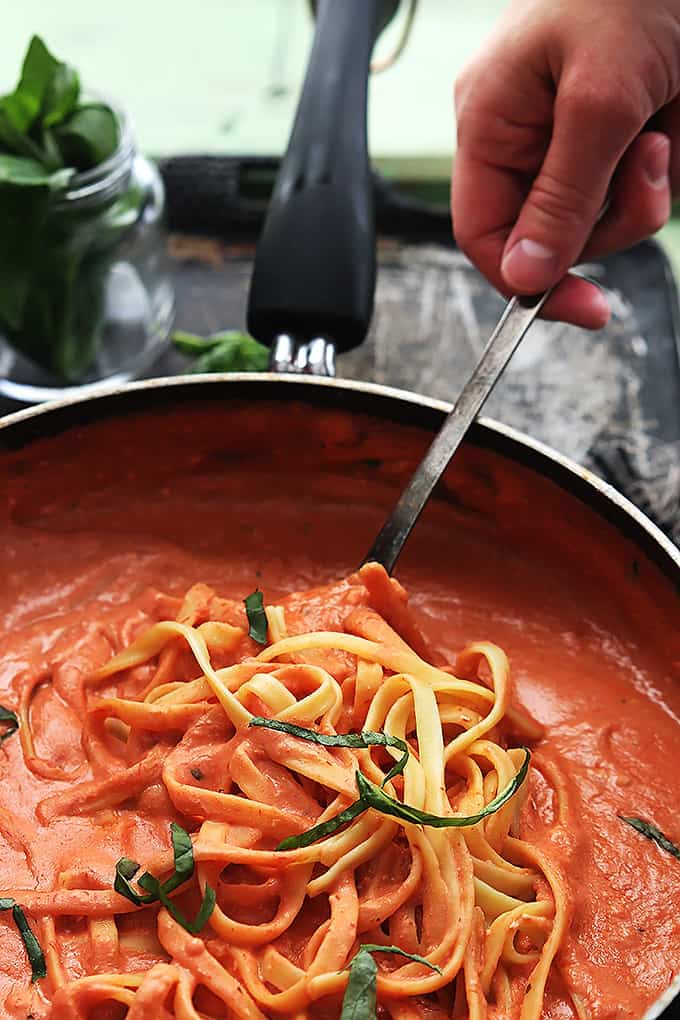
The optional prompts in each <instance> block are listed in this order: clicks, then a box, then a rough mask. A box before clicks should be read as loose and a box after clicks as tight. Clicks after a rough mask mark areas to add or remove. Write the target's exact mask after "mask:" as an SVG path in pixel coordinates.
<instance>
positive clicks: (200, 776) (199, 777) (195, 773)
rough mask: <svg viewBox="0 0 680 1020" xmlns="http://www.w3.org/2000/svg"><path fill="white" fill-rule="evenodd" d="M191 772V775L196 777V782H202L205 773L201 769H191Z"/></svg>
mask: <svg viewBox="0 0 680 1020" xmlns="http://www.w3.org/2000/svg"><path fill="white" fill-rule="evenodd" d="M189 771H190V772H191V775H192V776H193V777H194V779H195V780H196V782H197V783H200V781H201V780H202V779H203V773H202V772H201V770H200V769H189Z"/></svg>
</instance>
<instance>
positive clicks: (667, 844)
mask: <svg viewBox="0 0 680 1020" xmlns="http://www.w3.org/2000/svg"><path fill="white" fill-rule="evenodd" d="M618 817H619V818H620V819H621V821H622V822H625V823H626V825H630V826H631V827H632V828H633V829H635V830H636V831H637V832H639V833H640V834H641V835H642V836H645V838H646V839H651V841H652V842H653V843H656V845H657V846H660V847H661V849H662V850H665V851H666V852H667V853H669V854H671V855H672V856H673V857H676V858H677V859H678V860H679V861H680V847H677V846H676V845H675V843H673V842H672V840H670V839H669V838H668V836H666V835H664V833H663V832H662V831H661V829H658V828H657V827H656V825H654V824H653V823H652V822H646V821H645V820H644V818H626V817H625V816H624V815H619V816H618Z"/></svg>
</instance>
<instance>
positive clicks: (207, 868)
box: [1, 564, 570, 1020]
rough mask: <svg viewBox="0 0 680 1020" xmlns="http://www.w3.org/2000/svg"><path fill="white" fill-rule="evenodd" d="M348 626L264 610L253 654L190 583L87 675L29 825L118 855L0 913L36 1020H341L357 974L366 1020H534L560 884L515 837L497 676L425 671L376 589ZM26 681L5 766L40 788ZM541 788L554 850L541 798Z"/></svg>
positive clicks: (515, 754) (506, 691)
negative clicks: (106, 843) (72, 829)
mask: <svg viewBox="0 0 680 1020" xmlns="http://www.w3.org/2000/svg"><path fill="white" fill-rule="evenodd" d="M369 592H370V593H371V596H372V597H371V598H367V593H369ZM346 602H347V605H346V613H345V616H344V619H343V620H342V629H340V628H338V629H337V630H324V631H312V632H305V631H304V630H302V631H300V622H299V621H296V628H295V632H292V631H291V632H290V633H289V632H288V621H287V616H286V613H285V611H284V610H283V609H282V608H281V607H276V606H267V607H266V608H265V609H264V613H265V614H266V617H265V622H266V629H267V631H268V633H267V638H266V643H265V644H263V645H260V644H258V643H256V642H255V641H254V640H253V639H252V638H251V637H249V636H248V634H247V633H246V628H247V625H248V624H247V622H246V619H245V616H244V614H243V610H242V609H240V608H239V607H235V606H234V604H233V603H230V602H228V601H227V600H223V599H219V598H218V597H216V596H215V595H214V593H213V592H211V591H210V590H209V589H207V588H206V586H204V585H197V586H195V587H194V588H193V589H191V590H190V591H189V592H188V593H187V595H186V597H185V598H184V600H183V601H182V603H181V605H179V606H178V607H177V612H176V614H175V618H174V619H164V620H160V621H159V622H157V623H154V624H152V625H151V626H150V627H148V628H146V629H143V630H142V632H141V633H139V634H134V633H132V634H128V635H124V638H125V639H126V641H125V646H124V647H122V648H120V649H118V650H116V653H115V654H113V655H112V656H111V657H109V658H108V659H107V660H106V661H104V662H102V663H101V665H99V666H98V668H95V669H93V670H90V672H89V673H88V674H87V675H86V676H85V677H84V680H83V691H82V694H83V713H84V716H83V737H82V746H83V749H84V752H85V759H86V760H85V761H84V762H83V763H82V764H81V765H80V766H79V767H78V768H76V769H75V770H73V771H72V774H71V776H70V779H71V781H70V782H69V784H68V785H67V786H66V788H65V789H63V790H61V791H59V792H57V793H53V794H51V795H50V796H48V797H46V798H44V799H42V800H41V801H40V802H39V804H38V807H37V812H38V816H39V818H40V819H41V821H42V822H46V823H49V822H50V821H51V820H54V819H58V818H64V817H65V816H68V817H74V818H75V817H77V818H81V819H89V820H90V823H91V825H92V826H94V827H95V828H97V827H99V828H100V829H101V830H102V831H104V830H105V828H106V825H107V820H110V819H111V817H112V816H114V815H116V817H117V818H118V819H119V820H120V816H124V818H125V824H124V826H123V828H122V829H121V826H120V825H119V826H118V827H117V828H115V830H114V831H116V832H119V833H120V832H121V831H124V832H125V834H126V835H125V840H124V845H123V844H121V846H120V854H119V860H118V866H117V868H116V872H115V875H114V874H113V873H112V872H110V873H109V874H108V876H106V875H103V874H102V873H101V871H97V869H96V868H93V869H92V870H91V871H89V872H88V871H87V869H83V868H82V867H81V868H72V869H70V870H62V871H61V872H60V873H59V874H58V876H57V877H56V880H55V884H54V887H53V888H48V889H41V888H38V889H37V890H36V889H31V888H21V887H17V888H12V889H7V890H3V891H2V893H1V895H2V896H3V897H6V898H8V899H11V900H12V901H13V902H15V903H18V904H21V905H22V908H23V909H25V910H28V911H29V912H30V915H31V916H32V917H33V918H34V919H35V923H34V927H35V931H36V934H37V937H38V942H39V943H40V945H41V946H42V947H43V953H44V960H45V972H46V977H45V978H44V979H42V980H38V981H35V982H34V983H33V984H32V985H31V986H30V987H27V988H26V989H25V994H26V997H27V999H26V1001H27V1002H29V1000H30V1010H31V1014H32V1015H33V1016H34V1017H42V1016H45V1017H50V1018H52V1020H67V1018H68V1020H89V1018H93V1020H94V1018H97V1020H103V1018H105V1017H112V1018H114V1017H119V1016H120V1017H127V1018H128V1020H140V1018H142V1017H147V1016H149V1015H151V1016H153V1017H159V1018H177V1020H199V1018H212V1017H214V1018H217V1017H234V1018H236V1017H238V1018H243V1020H263V1018H267V1017H283V1018H286V1017H289V1018H291V1020H293V1018H295V1020H302V1018H303V1017H312V1016H313V1017H320V1018H322V1017H328V1018H331V1017H339V1016H340V1013H341V1011H342V1009H343V997H344V998H345V1007H346V1008H347V1009H349V1008H350V1007H351V1005H352V1003H349V1005H348V998H347V996H348V995H353V994H354V992H353V991H352V989H350V992H348V991H347V989H348V985H349V984H350V982H351V978H352V970H351V968H352V965H353V963H357V961H358V957H359V955H360V954H362V959H363V957H365V955H366V954H367V953H370V957H371V959H372V960H373V961H374V963H373V964H370V963H369V965H368V970H369V971H370V968H371V967H373V972H374V975H375V980H374V984H375V994H376V995H377V1002H378V1004H379V1007H380V1009H381V1010H382V1012H381V1016H383V1017H391V1018H393V1020H416V1018H419V1017H421V1018H428V1020H435V1018H463V1017H466V1018H469V1020H482V1018H485V1017H487V1016H492V1015H498V1016H508V1017H509V1016H515V1015H516V1016H518V1017H521V1020H539V1018H540V1016H541V1013H542V1004H543V999H544V992H545V988H546V983H547V982H548V980H549V978H550V975H551V969H552V968H553V965H554V961H555V956H556V953H557V951H558V949H559V947H560V944H561V942H562V940H563V939H564V936H565V933H566V932H567V930H568V926H569V921H570V907H569V894H568V890H567V887H566V883H565V879H564V876H563V874H562V871H561V869H560V866H559V864H558V863H557V862H556V860H554V859H550V857H549V856H548V855H547V854H546V853H545V852H544V851H543V850H540V849H539V848H538V847H537V846H534V845H532V843H531V842H530V841H528V840H527V839H523V838H521V837H520V833H519V828H518V818H519V814H520V808H521V805H522V802H523V799H524V798H525V796H526V793H527V789H528V782H527V778H526V777H527V765H528V761H529V751H528V750H526V746H527V745H529V747H531V746H532V745H535V744H536V742H537V741H538V740H539V739H540V736H541V731H540V728H539V727H538V726H537V724H536V723H535V722H534V721H533V720H532V719H531V718H530V717H529V716H527V715H526V714H525V713H523V712H522V711H521V710H519V709H518V708H517V706H516V705H514V704H513V702H512V690H511V683H510V676H509V668H508V663H507V660H506V657H505V655H504V654H503V652H502V651H501V650H500V649H499V648H498V647H496V646H495V645H493V644H491V643H487V642H478V643H475V644H471V645H469V646H468V647H467V648H465V649H464V650H463V651H462V652H461V653H460V654H459V656H458V658H457V660H456V662H455V664H453V666H452V667H451V666H449V665H447V664H444V663H441V662H439V661H438V657H437V655H436V653H434V652H432V651H431V650H430V649H429V648H428V647H427V644H426V642H425V640H424V638H423V637H422V635H421V634H420V632H419V631H418V628H417V626H416V624H415V623H414V621H413V620H412V619H411V617H410V615H409V613H408V609H407V606H406V601H405V595H404V592H403V589H401V587H400V586H399V585H398V584H397V583H396V582H394V581H392V580H390V579H389V578H388V577H387V575H386V574H385V573H384V571H383V570H382V568H380V567H378V566H377V565H375V564H371V565H369V566H367V567H364V568H363V569H362V571H361V572H360V574H359V575H358V576H356V577H354V578H352V579H351V581H350V583H349V584H348V585H347V599H346ZM370 602H373V604H374V605H375V604H377V605H378V606H379V608H380V611H377V610H376V608H373V607H372V606H371V605H370V604H369V603H370ZM254 613H255V610H253V613H252V614H251V610H250V609H249V616H250V617H251V633H252V632H253V628H254V627H255V628H256V624H255V615H254ZM239 621H240V622H239ZM117 642H118V639H117V638H116V636H115V635H114V636H113V638H112V639H111V643H117ZM109 647H110V645H109ZM41 682H44V680H43V679H41V678H35V679H34V682H33V683H31V684H27V686H26V689H25V697H24V700H23V703H22V706H21V711H20V713H19V721H20V728H19V736H20V739H21V742H22V751H23V755H24V758H25V760H26V762H27V763H29V765H30V767H31V769H32V771H33V772H34V774H35V775H36V776H38V777H40V776H44V775H46V774H49V775H51V776H54V775H55V770H56V772H58V773H59V775H60V776H62V777H63V776H65V775H67V771H66V770H65V769H64V768H63V767H61V766H57V765H54V764H50V763H49V762H47V761H45V760H43V759H41V758H40V757H39V755H38V754H37V752H36V748H35V746H34V740H33V736H32V730H31V699H32V698H33V697H34V696H35V691H36V688H37V687H38V685H39V684H40V683H41ZM324 741H325V743H324ZM352 745H354V746H352ZM541 767H542V766H541V758H540V753H534V755H533V758H532V761H531V766H530V769H531V772H534V771H535V770H536V769H538V770H540V769H541ZM543 778H544V781H545V782H547V783H549V784H550V785H551V788H552V789H553V791H554V795H555V797H556V801H557V803H558V810H557V811H556V814H555V818H554V827H555V829H556V830H559V827H560V825H562V824H564V822H565V816H564V810H563V808H561V807H559V804H560V797H562V796H563V793H561V791H560V777H559V775H556V774H555V773H554V769H552V770H551V769H545V775H544V777H543ZM154 798H155V800H154ZM404 805H406V806H407V810H406V814H404ZM400 812H401V814H400ZM409 812H410V813H409ZM150 817H151V818H153V824H152V823H151V822H150V821H149V819H150ZM343 819H344V821H343ZM426 819H430V821H429V822H428V821H425V823H424V824H423V823H422V822H423V820H426ZM432 819H435V820H438V821H434V822H433V821H432ZM161 822H162V823H164V825H165V827H166V828H165V836H164V837H163V838H161V837H159V838H158V839H156V840H153V839H151V840H149V841H148V843H149V848H150V849H149V852H148V853H146V855H142V854H141V853H140V852H139V851H140V850H142V851H143V850H144V849H145V838H144V830H145V829H149V828H153V827H154V825H155V831H156V832H157V833H158V832H160V831H161V830H160V823H161ZM170 822H172V828H170ZM317 827H320V828H319V829H317ZM171 835H172V843H171ZM163 841H164V842H165V848H164V847H163V845H162V844H163ZM133 846H134V847H135V848H136V855H137V857H139V858H141V861H142V866H141V868H140V865H139V864H138V862H137V859H131V858H129V857H128V856H127V852H128V850H129V848H131V847H133ZM173 862H174V863H173ZM144 869H146V870H145V871H144ZM137 879H139V881H137ZM366 946H369V947H370V950H369V949H365V948H362V947H366ZM357 973H358V970H357ZM367 1001H368V1000H367ZM359 1007H361V1003H359V1006H357V1007H356V1008H359ZM361 1008H363V1009H368V1007H367V1006H365V1007H361ZM494 1011H497V1012H494ZM343 1015H344V1014H343ZM347 1015H349V1013H348V1014H347ZM351 1015H352V1016H357V1017H358V1016H362V1017H363V1016H364V1015H366V1016H368V1013H365V1012H353V1013H351Z"/></svg>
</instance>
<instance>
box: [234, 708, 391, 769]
mask: <svg viewBox="0 0 680 1020" xmlns="http://www.w3.org/2000/svg"><path fill="white" fill-rule="evenodd" d="M250 726H264V727H266V728H267V729H269V730H277V731H278V732H279V733H289V734H290V735H291V736H292V737H299V738H300V740H308V741H309V742H310V743H312V744H323V746H324V747H372V746H380V747H396V748H398V749H399V750H400V751H401V752H402V756H401V758H400V759H399V760H398V761H396V762H395V763H394V765H393V766H392V768H391V769H390V771H389V772H388V773H387V775H386V776H385V778H384V779H383V782H382V785H383V786H384V785H385V783H386V782H387V781H388V780H389V779H393V778H394V777H395V776H399V775H401V774H402V773H403V771H404V769H405V768H406V764H407V762H408V756H409V749H408V745H407V744H405V743H404V741H403V740H400V739H399V737H391V736H390V735H389V734H388V733H372V732H371V731H370V730H364V731H362V732H361V733H317V732H316V730H308V729H305V728H304V727H302V726H294V725H293V724H292V723H286V722H281V721H279V720H278V719H264V718H263V717H262V716H255V717H254V718H253V719H251V720H250Z"/></svg>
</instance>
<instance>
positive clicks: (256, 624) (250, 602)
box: [243, 588, 267, 645]
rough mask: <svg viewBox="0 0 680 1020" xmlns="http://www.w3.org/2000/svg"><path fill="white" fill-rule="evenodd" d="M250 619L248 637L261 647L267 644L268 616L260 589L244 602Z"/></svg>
mask: <svg viewBox="0 0 680 1020" xmlns="http://www.w3.org/2000/svg"><path fill="white" fill-rule="evenodd" d="M243 604H244V606H245V607H246V615H247V617H248V624H249V630H248V636H249V637H251V638H252V639H253V641H257V643H258V644H259V645H266V644H267V614H266V613H265V611H264V598H263V597H262V592H261V591H260V589H259V588H256V589H255V591H254V592H253V593H252V595H248V596H247V598H245V599H244V600H243Z"/></svg>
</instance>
